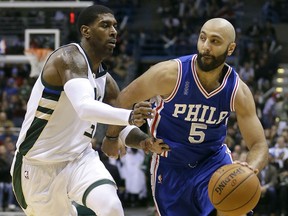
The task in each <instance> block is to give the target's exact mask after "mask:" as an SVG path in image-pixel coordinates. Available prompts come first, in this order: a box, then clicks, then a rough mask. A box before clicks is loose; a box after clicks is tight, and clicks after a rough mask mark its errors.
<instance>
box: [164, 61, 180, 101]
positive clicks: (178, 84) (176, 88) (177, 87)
mask: <svg viewBox="0 0 288 216" xmlns="http://www.w3.org/2000/svg"><path fill="white" fill-rule="evenodd" d="M173 61H176V62H177V64H178V76H177V80H176V84H175V87H174V89H173V91H172V92H171V94H170V95H169V96H168V97H167V98H164V99H163V101H164V102H165V103H167V102H170V101H171V100H172V99H173V98H174V96H175V95H176V93H177V91H178V89H179V86H180V83H181V79H182V64H181V61H180V60H179V59H174V60H173Z"/></svg>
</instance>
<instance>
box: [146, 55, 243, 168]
mask: <svg viewBox="0 0 288 216" xmlns="http://www.w3.org/2000/svg"><path fill="white" fill-rule="evenodd" d="M196 57H197V55H188V56H183V57H180V58H178V59H175V61H177V62H178V65H179V67H178V68H179V70H178V80H177V84H176V87H175V89H174V91H173V92H172V94H171V95H170V96H169V97H168V98H166V99H162V98H160V97H157V98H154V99H152V100H151V101H152V103H153V104H154V106H155V109H156V116H155V118H154V120H153V122H151V125H150V126H151V127H150V128H151V133H152V134H153V135H154V136H155V137H157V138H161V139H163V140H164V141H165V143H167V144H168V145H169V146H170V148H171V151H170V152H169V153H166V155H165V156H166V158H167V160H168V161H170V162H173V163H181V164H182V163H184V164H190V163H195V162H196V161H198V162H199V161H202V160H204V159H206V158H207V157H209V156H211V155H213V154H214V153H215V152H217V151H219V150H220V148H221V146H222V144H223V142H224V139H225V137H226V129H227V121H228V118H229V116H230V112H231V111H234V98H235V94H236V91H237V88H238V75H237V73H236V72H235V71H234V69H233V68H232V67H230V66H228V65H227V64H225V66H224V68H223V70H225V71H223V74H225V75H224V78H223V81H222V83H221V84H220V86H219V87H218V88H217V89H215V90H213V91H212V92H207V91H206V90H205V89H204V88H203V86H202V85H201V83H200V81H199V79H198V76H197V73H196V68H195V63H196Z"/></svg>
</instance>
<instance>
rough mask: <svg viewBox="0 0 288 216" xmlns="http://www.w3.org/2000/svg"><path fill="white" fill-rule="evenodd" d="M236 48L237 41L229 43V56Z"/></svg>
mask: <svg viewBox="0 0 288 216" xmlns="http://www.w3.org/2000/svg"><path fill="white" fill-rule="evenodd" d="M235 48H236V43H235V42H232V43H230V44H229V46H228V56H230V55H232V53H233V52H234V50H235Z"/></svg>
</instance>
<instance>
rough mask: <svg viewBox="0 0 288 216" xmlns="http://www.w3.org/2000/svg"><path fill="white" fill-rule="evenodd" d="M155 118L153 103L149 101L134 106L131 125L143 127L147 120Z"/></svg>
mask: <svg viewBox="0 0 288 216" xmlns="http://www.w3.org/2000/svg"><path fill="white" fill-rule="evenodd" d="M152 118H154V112H153V109H152V107H151V103H149V102H147V101H143V102H139V103H136V104H135V105H134V109H133V112H132V113H131V115H130V118H129V123H130V125H136V126H137V127H141V126H142V125H143V124H144V123H145V122H146V120H145V119H152Z"/></svg>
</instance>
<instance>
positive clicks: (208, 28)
mask: <svg viewBox="0 0 288 216" xmlns="http://www.w3.org/2000/svg"><path fill="white" fill-rule="evenodd" d="M201 31H204V32H209V33H212V34H213V33H215V34H219V35H221V36H222V37H223V38H224V39H226V40H227V42H228V43H233V42H235V38H236V33H235V28H234V27H233V25H232V24H231V23H230V22H229V21H228V20H226V19H223V18H213V19H210V20H208V21H207V22H205V23H204V25H203V26H202V29H201Z"/></svg>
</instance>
